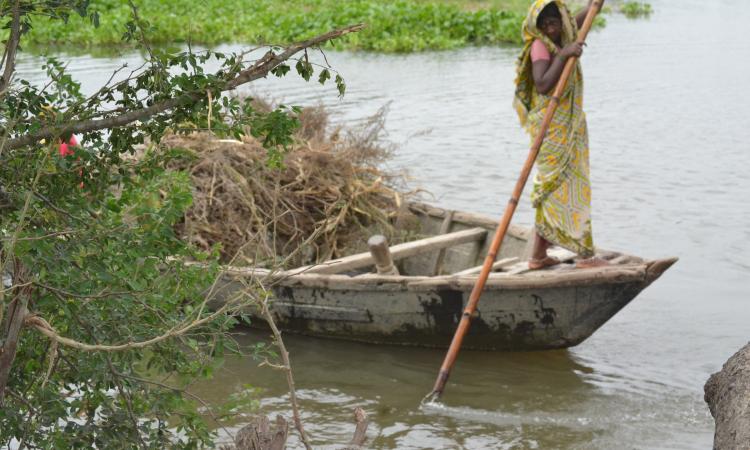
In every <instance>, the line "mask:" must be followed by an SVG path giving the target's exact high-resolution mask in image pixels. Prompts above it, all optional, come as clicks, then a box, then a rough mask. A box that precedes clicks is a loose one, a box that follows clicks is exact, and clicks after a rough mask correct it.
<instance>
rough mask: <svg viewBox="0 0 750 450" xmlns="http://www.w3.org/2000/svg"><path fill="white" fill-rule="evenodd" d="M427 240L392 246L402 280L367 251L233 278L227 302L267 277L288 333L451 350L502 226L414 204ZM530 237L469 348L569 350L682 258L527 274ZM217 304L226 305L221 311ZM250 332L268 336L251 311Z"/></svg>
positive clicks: (501, 278) (514, 250)
mask: <svg viewBox="0 0 750 450" xmlns="http://www.w3.org/2000/svg"><path fill="white" fill-rule="evenodd" d="M409 210H410V213H411V214H413V218H414V219H415V222H416V223H417V226H418V228H419V230H420V234H421V235H426V236H429V237H426V238H424V239H419V240H416V241H412V242H407V243H404V244H399V245H395V246H392V247H391V248H390V253H391V255H392V257H393V260H394V261H395V262H396V266H397V268H398V270H399V272H400V274H399V275H381V274H377V273H375V272H374V263H375V260H374V258H373V255H372V254H371V253H370V252H367V253H362V254H356V255H352V256H348V257H345V258H341V259H337V260H332V261H328V262H326V263H324V264H319V265H315V266H307V267H300V268H297V269H294V270H288V271H282V272H270V271H264V270H259V269H243V268H239V267H228V268H227V271H226V274H225V279H224V283H223V284H222V287H221V288H220V295H219V296H218V297H217V298H219V299H221V298H227V297H226V296H227V295H229V294H230V293H232V292H236V290H237V289H241V288H242V282H243V279H247V278H248V277H259V276H260V277H263V278H264V279H265V284H267V285H271V286H273V287H272V289H273V292H274V294H275V296H276V299H275V300H274V301H273V303H272V313H273V315H274V317H275V319H276V321H277V325H278V326H279V328H281V329H282V330H284V331H286V332H291V333H300V334H305V335H310V336H319V337H325V338H337V339H346V340H352V341H362V342H368V343H375V344H398V345H416V346H427V347H447V346H448V345H449V344H450V341H451V338H452V337H453V333H454V332H455V330H456V326H457V325H458V322H459V319H460V318H461V314H462V312H463V307H464V306H465V304H466V301H467V299H468V297H469V294H470V292H471V289H472V287H473V286H474V284H475V282H476V279H477V276H478V274H479V272H480V269H481V264H482V262H483V261H484V257H485V255H486V251H487V247H488V246H489V244H490V240H491V238H492V235H493V233H494V231H495V228H496V227H497V222H496V221H495V220H493V219H491V218H488V217H484V216H481V215H477V214H471V213H465V212H457V211H456V212H453V211H447V210H444V209H440V208H435V207H432V206H429V205H425V204H417V203H415V204H411V205H409ZM530 234H531V231H530V230H528V229H524V228H522V227H518V226H512V227H511V229H510V230H509V233H508V235H507V236H506V238H505V240H504V242H503V245H502V249H501V254H500V255H498V261H497V262H496V263H495V267H494V272H493V273H491V274H490V277H489V279H488V281H487V285H486V288H485V291H484V294H483V295H482V299H481V301H480V303H479V308H478V311H477V313H476V316H475V317H474V318H473V323H472V326H471V329H470V331H469V333H468V335H467V336H466V338H465V340H464V343H463V347H464V348H471V349H481V350H498V351H506V350H512V351H522V350H544V349H559V348H566V347H571V346H574V345H577V344H580V343H581V342H583V341H584V340H585V339H586V338H588V337H589V336H591V335H592V334H593V333H594V332H595V331H596V330H597V329H598V328H599V327H601V326H602V325H604V323H605V322H607V320H609V319H610V318H611V317H612V316H614V315H615V314H616V313H617V312H618V311H620V310H621V309H622V308H623V307H624V306H625V305H627V304H628V303H630V301H632V300H633V299H634V298H635V297H636V296H637V295H638V294H639V293H640V292H641V291H642V290H643V289H645V288H646V287H647V286H648V285H650V284H651V283H653V282H654V281H655V280H656V279H657V278H659V277H660V276H661V274H662V273H664V272H665V271H666V270H667V269H669V267H671V266H672V264H674V263H675V262H676V261H677V259H676V258H669V259H660V260H655V261H645V260H643V259H641V258H638V257H634V256H629V255H624V254H620V253H616V252H606V251H602V252H599V256H601V257H602V258H604V259H607V260H609V261H610V265H609V266H606V267H598V268H590V269H577V268H575V265H574V263H573V261H572V260H573V257H574V256H575V255H574V254H572V253H570V252H567V251H566V250H562V249H555V250H553V252H552V253H553V254H555V256H557V257H559V258H561V259H562V260H563V261H564V263H563V264H560V265H558V266H555V267H552V268H549V269H545V270H539V271H529V270H528V269H527V264H526V263H525V262H524V258H523V256H524V253H525V252H528V247H529V246H528V245H527V244H528V240H529V236H530ZM219 301H221V300H219ZM248 313H249V314H250V315H251V316H254V317H255V318H256V320H254V321H253V322H254V323H255V324H258V325H263V324H264V323H265V322H264V321H263V320H262V319H261V318H260V317H259V312H258V311H255V310H254V309H250V310H249V311H248Z"/></svg>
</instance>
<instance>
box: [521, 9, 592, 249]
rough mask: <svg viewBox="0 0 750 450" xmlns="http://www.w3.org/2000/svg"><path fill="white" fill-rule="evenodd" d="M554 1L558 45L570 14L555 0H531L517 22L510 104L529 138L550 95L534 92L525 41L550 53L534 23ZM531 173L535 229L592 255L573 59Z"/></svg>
mask: <svg viewBox="0 0 750 450" xmlns="http://www.w3.org/2000/svg"><path fill="white" fill-rule="evenodd" d="M552 2H555V3H557V6H558V7H559V9H560V13H561V14H562V19H563V33H562V34H563V37H562V40H563V45H567V44H569V43H571V42H574V41H575V39H576V35H577V32H578V27H577V24H576V22H575V17H573V15H572V14H570V11H569V10H568V8H567V7H566V6H565V4H564V3H563V2H562V1H561V0H535V1H534V3H533V4H532V5H531V8H530V9H529V14H528V16H527V17H526V20H525V22H524V25H523V37H524V47H523V52H522V53H521V56H520V57H519V59H518V66H517V77H516V96H515V100H514V107H515V108H516V111H517V112H518V116H519V119H520V121H521V125H522V126H523V127H524V128H525V129H526V131H528V133H529V134H530V135H531V138H532V140H533V139H534V138H535V137H536V135H537V134H538V133H539V127H540V126H541V123H542V120H543V118H544V114H545V112H546V110H547V105H548V104H549V100H550V96H548V95H544V94H540V93H539V92H537V90H536V86H535V85H534V79H533V75H532V71H531V44H532V43H533V42H534V40H535V39H540V40H541V41H542V42H543V43H544V44H545V45H546V46H547V49H548V50H549V51H550V53H551V54H554V53H556V51H557V47H556V46H555V44H554V43H553V42H552V41H551V40H550V39H549V38H548V37H547V36H546V35H544V33H542V32H541V31H540V30H539V29H537V26H536V22H537V18H538V17H539V14H540V13H541V12H542V10H543V9H544V7H545V6H547V5H548V4H550V3H552ZM536 165H537V169H538V172H537V175H536V176H535V178H534V188H533V191H532V193H531V202H532V205H533V206H534V208H536V231H537V232H538V233H539V234H540V235H541V236H542V237H543V238H545V239H546V240H548V241H550V242H552V243H553V244H556V245H559V246H560V247H564V248H566V249H568V250H570V251H573V252H575V253H577V254H579V255H581V256H583V257H585V258H588V257H591V256H593V255H594V242H593V239H592V236H591V186H590V183H589V143H588V130H587V128H586V116H585V114H584V112H583V75H582V74H581V67H580V64H577V65H576V68H575V70H574V71H573V73H572V75H571V77H570V79H569V80H568V85H567V87H566V89H565V91H564V93H563V95H562V97H561V98H560V104H559V106H558V108H557V111H556V112H555V115H554V117H553V119H552V123H551V124H550V127H549V130H548V131H547V135H546V137H545V139H544V143H543V144H542V147H541V149H540V150H539V155H538V156H537V159H536Z"/></svg>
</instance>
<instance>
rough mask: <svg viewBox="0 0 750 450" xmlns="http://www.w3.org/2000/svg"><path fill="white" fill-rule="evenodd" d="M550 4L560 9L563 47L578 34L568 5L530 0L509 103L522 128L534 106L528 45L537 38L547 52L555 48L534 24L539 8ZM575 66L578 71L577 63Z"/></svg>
mask: <svg viewBox="0 0 750 450" xmlns="http://www.w3.org/2000/svg"><path fill="white" fill-rule="evenodd" d="M550 3H556V4H557V8H558V9H559V10H560V15H561V16H562V25H563V27H562V28H563V29H562V44H563V46H566V45H568V44H570V43H571V42H574V41H575V40H576V36H577V34H578V25H577V24H576V20H575V17H573V15H572V14H571V13H570V11H569V10H568V7H567V6H565V3H563V2H562V1H561V0H534V2H533V3H532V4H531V7H530V8H529V13H528V14H527V15H526V20H524V22H523V27H522V30H521V32H522V34H523V50H522V51H521V56H519V58H518V62H517V65H516V96H515V100H514V102H513V106H514V107H515V108H516V112H517V113H518V118H519V120H520V121H521V126H523V127H526V126H527V123H526V122H527V120H528V116H529V112H530V111H531V109H532V108H533V106H534V105H533V101H534V93H535V91H536V87H535V86H534V77H533V75H532V73H531V44H532V43H533V42H534V41H535V40H537V39H539V40H541V41H542V43H544V45H545V46H546V47H547V50H549V51H550V53H556V52H557V51H558V49H557V46H556V45H555V43H554V42H552V40H551V39H550V38H548V37H547V35H546V34H544V33H542V31H541V30H540V29H539V28H537V26H536V23H537V20H538V19H539V15H540V14H541V13H542V10H544V8H545V7H546V6H547V5H549V4H550ZM578 69H579V70H578V71H579V72H580V66H579V67H578Z"/></svg>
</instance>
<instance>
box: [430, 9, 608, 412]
mask: <svg viewBox="0 0 750 450" xmlns="http://www.w3.org/2000/svg"><path fill="white" fill-rule="evenodd" d="M601 5H602V1H601V0H594V1H593V2H592V5H591V8H589V11H588V13H587V14H586V19H585V20H584V22H583V26H582V27H581V29H580V31H579V32H578V42H584V41H585V40H586V36H588V33H589V30H591V25H592V24H593V23H594V18H595V17H596V14H597V13H598V12H599V8H601ZM577 61H578V58H577V57H571V58H568V61H567V62H566V63H565V68H564V69H563V72H562V74H561V75H560V80H559V81H558V82H557V87H555V92H554V93H553V94H552V98H551V99H550V101H549V105H548V106H547V112H546V114H545V116H544V120H543V121H542V126H541V129H540V130H539V135H537V137H536V139H535V140H534V143H533V144H532V146H531V150H530V151H529V156H528V158H526V163H525V164H524V166H523V170H522V171H521V177H520V178H519V179H518V182H516V187H515V189H514V190H513V195H512V196H511V198H510V201H509V202H508V206H506V208H505V213H504V214H503V218H502V219H501V220H500V224H499V225H498V227H497V231H496V232H495V237H494V239H493V240H492V244H491V245H490V250H489V252H488V253H487V258H485V260H484V266H483V267H482V271H481V272H480V273H479V278H478V279H477V284H475V285H474V289H472V291H471V296H469V301H468V303H467V304H466V309H464V313H463V316H462V317H461V322H460V323H459V324H458V328H457V329H456V334H455V335H454V336H453V341H452V342H451V346H450V348H449V349H448V353H447V354H446V355H445V360H444V361H443V365H442V367H441V368H440V373H439V374H438V377H437V380H436V381H435V387H433V388H432V392H431V393H430V394H429V395H427V397H425V400H428V401H432V400H436V399H438V398H439V397H440V395H442V393H443V389H445V383H446V382H447V381H448V376H449V375H450V373H451V369H452V368H453V364H454V363H455V362H456V358H457V357H458V352H459V350H460V349H461V343H462V342H463V340H464V336H466V333H467V332H468V331H469V326H470V325H471V319H472V317H473V315H474V312H475V311H476V309H477V304H478V303H479V297H480V296H481V295H482V290H484V285H485V283H486V282H487V277H489V275H490V272H491V271H492V265H493V264H494V262H495V258H496V257H497V254H498V253H499V251H500V245H501V244H502V242H503V239H504V238H505V233H506V232H507V231H508V227H509V226H510V220H511V218H512V217H513V213H514V212H515V211H516V206H518V199H519V198H520V197H521V193H522V192H523V188H524V186H525V185H526V181H527V180H528V178H529V174H530V173H531V168H532V167H533V166H534V161H536V157H537V154H538V153H539V149H540V148H541V146H542V142H544V137H545V135H546V134H547V129H548V128H549V124H550V122H552V117H553V116H554V115H555V111H556V110H557V106H558V105H559V104H560V97H561V96H562V94H563V92H564V91H565V86H566V85H567V83H568V78H570V74H571V73H572V72H573V68H574V67H575V65H576V62H577Z"/></svg>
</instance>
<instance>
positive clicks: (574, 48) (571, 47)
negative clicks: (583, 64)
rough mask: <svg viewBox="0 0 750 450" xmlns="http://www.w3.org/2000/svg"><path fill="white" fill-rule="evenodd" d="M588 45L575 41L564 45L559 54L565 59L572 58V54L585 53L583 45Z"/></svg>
mask: <svg viewBox="0 0 750 450" xmlns="http://www.w3.org/2000/svg"><path fill="white" fill-rule="evenodd" d="M584 45H586V44H584V43H583V42H573V43H570V44H568V45H566V46H565V47H563V49H562V50H560V53H559V55H560V56H561V57H563V58H565V59H568V58H570V57H571V56H575V57H580V56H581V55H582V54H583V46H584Z"/></svg>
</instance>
